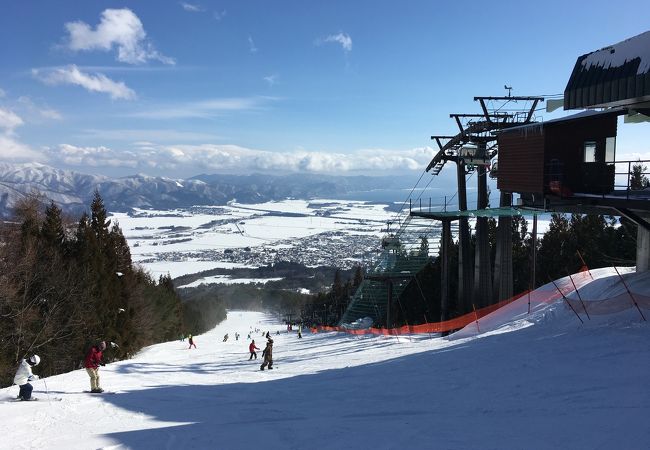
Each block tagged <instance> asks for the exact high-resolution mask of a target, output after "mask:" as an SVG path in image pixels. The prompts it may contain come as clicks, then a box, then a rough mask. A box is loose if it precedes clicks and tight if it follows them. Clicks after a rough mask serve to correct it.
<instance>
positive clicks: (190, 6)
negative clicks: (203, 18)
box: [180, 2, 205, 12]
mask: <svg viewBox="0 0 650 450" xmlns="http://www.w3.org/2000/svg"><path fill="white" fill-rule="evenodd" d="M180 5H181V6H182V7H183V9H184V10H185V11H189V12H203V11H205V9H204V8H203V7H202V6H200V5H193V4H191V3H185V2H181V3H180Z"/></svg>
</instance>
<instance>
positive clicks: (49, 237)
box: [41, 202, 65, 249]
mask: <svg viewBox="0 0 650 450" xmlns="http://www.w3.org/2000/svg"><path fill="white" fill-rule="evenodd" d="M41 240H42V242H43V243H44V244H45V245H46V246H47V247H48V248H52V249H62V248H63V245H64V243H65V230H64V228H63V220H62V218H61V209H60V208H59V207H58V206H56V204H55V203H54V202H52V203H50V206H48V207H47V208H46V209H45V220H44V221H43V225H42V226H41Z"/></svg>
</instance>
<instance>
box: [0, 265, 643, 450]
mask: <svg viewBox="0 0 650 450" xmlns="http://www.w3.org/2000/svg"><path fill="white" fill-rule="evenodd" d="M593 277H594V278H595V280H594V281H591V282H590V283H589V284H588V285H586V286H585V287H583V288H581V292H582V293H584V295H585V297H590V298H595V297H596V296H597V295H599V293H600V294H602V295H610V294H611V293H614V294H616V293H617V292H618V291H617V289H619V288H618V287H616V280H615V279H614V278H612V276H611V271H609V272H608V271H594V272H593ZM627 281H628V285H629V286H630V287H631V289H633V290H636V291H639V290H642V289H645V290H644V291H643V293H644V294H645V295H647V294H648V292H649V291H650V289H649V287H650V277H649V276H648V274H639V275H634V274H628V275H627ZM561 282H562V281H560V283H561ZM544 288H546V289H548V286H547V287H544ZM544 288H541V289H544ZM602 298H606V297H602ZM644 312H645V314H646V317H647V316H650V311H649V310H648V309H645V310H644ZM583 319H584V324H583V323H581V322H580V321H579V320H578V319H577V318H576V316H575V314H574V313H573V312H572V311H571V310H570V309H569V308H568V306H567V305H566V303H565V302H563V300H562V299H559V300H558V301H555V302H551V303H549V304H544V305H538V306H537V307H535V308H533V309H532V311H531V313H530V314H528V311H527V303H526V299H525V298H522V299H521V300H517V301H516V302H514V303H511V304H510V305H508V309H506V308H502V309H501V310H498V311H496V312H494V313H493V314H490V315H488V316H486V317H484V318H482V319H481V320H480V323H479V324H478V327H477V324H475V323H472V324H470V325H468V326H467V327H466V329H464V330H461V331H460V332H458V333H457V334H456V335H451V337H446V338H443V337H439V336H435V335H432V336H429V335H424V336H410V337H409V336H400V337H396V336H391V337H387V336H370V335H369V336H352V335H347V334H343V333H319V334H312V333H310V332H308V331H307V330H304V333H303V338H302V339H298V337H297V333H296V331H295V328H294V331H293V332H291V333H287V331H286V328H285V327H284V326H283V325H281V324H280V323H279V322H278V321H277V320H276V318H275V317H272V316H269V315H265V314H263V313H258V312H243V311H230V312H229V313H228V318H227V319H226V320H225V321H224V322H223V323H221V324H219V325H218V326H217V327H216V328H215V329H213V330H211V331H209V332H208V333H205V334H203V335H200V336H196V337H195V343H196V345H197V347H198V348H196V349H191V350H189V349H188V343H187V341H184V342H181V341H180V340H177V341H174V342H167V343H163V344H158V345H153V346H151V347H148V348H146V349H144V350H143V351H142V352H140V353H139V354H138V355H136V356H135V357H134V358H133V359H131V360H128V361H121V362H116V363H112V364H108V365H107V366H106V367H102V368H101V369H100V374H101V385H102V387H103V388H104V389H106V390H107V391H110V392H114V393H109V394H101V395H96V394H89V393H85V392H83V391H84V390H88V389H89V378H88V376H87V375H86V373H85V371H83V370H76V371H74V372H70V373H67V374H63V375H59V376H54V377H49V378H46V379H44V380H43V379H42V380H38V381H36V382H34V386H35V390H34V391H35V392H34V395H35V396H36V397H38V398H39V399H40V401H38V402H13V401H11V400H10V399H11V398H12V397H15V396H16V395H17V392H18V388H17V387H16V386H13V387H10V388H5V389H2V390H0V401H1V402H0V434H1V435H2V441H0V448H3V449H4V448H10V449H14V448H15V449H29V448H35V449H36V448H37V449H97V448H104V449H108V448H110V449H126V448H131V449H188V448H206V449H208V448H209V449H216V448H220V449H221V448H222V449H253V448H264V449H304V448H331V449H404V448H407V449H408V448H411V449H423V448H440V449H477V448H480V449H557V448H567V449H612V448H625V449H647V448H648V443H649V442H650V427H649V426H648V422H647V420H648V417H650V388H648V380H650V346H649V345H648V342H650V339H649V338H650V326H649V325H648V322H644V321H643V320H642V319H641V316H640V314H639V311H638V310H637V309H636V308H634V307H629V308H627V309H625V310H624V311H622V312H619V313H617V314H616V315H601V316H592V318H591V320H587V319H586V317H585V316H584V315H583ZM255 328H259V329H260V331H259V332H257V333H255V332H252V334H251V338H253V339H255V342H256V344H257V346H258V347H260V348H263V347H264V343H265V339H264V338H263V337H262V333H263V332H266V331H270V332H271V334H272V335H273V339H274V341H275V344H274V350H273V356H274V362H275V368H274V370H272V371H268V370H266V371H263V372H262V371H260V370H259V364H260V359H259V358H260V357H261V351H259V352H258V360H257V361H249V360H248V358H249V353H248V344H249V343H250V340H249V339H247V337H248V334H249V332H251V331H252V330H254V329H255ZM188 331H190V332H191V330H188ZM276 331H280V334H279V335H276V334H275V333H276ZM236 332H238V333H239V334H240V335H241V337H240V338H239V340H235V333H236ZM226 333H228V334H229V336H230V338H229V339H228V341H227V342H223V336H224V335H225V334H226ZM34 372H35V373H37V374H38V373H39V371H38V366H37V367H36V368H35V370H34ZM47 389H49V391H48V390H47Z"/></svg>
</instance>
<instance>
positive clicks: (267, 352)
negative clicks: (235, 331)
mask: <svg viewBox="0 0 650 450" xmlns="http://www.w3.org/2000/svg"><path fill="white" fill-rule="evenodd" d="M266 338H267V341H266V347H264V350H262V357H263V358H264V361H263V362H262V365H261V366H260V370H264V368H265V367H266V366H268V367H269V369H273V339H271V336H270V335H269V334H268V333H267V336H266ZM255 350H259V348H258V347H257V346H256V345H255V339H253V340H252V341H251V343H250V344H249V345H248V351H249V352H250V353H251V356H250V357H249V358H248V360H249V361H250V360H251V359H253V358H255V359H257V352H256V351H255Z"/></svg>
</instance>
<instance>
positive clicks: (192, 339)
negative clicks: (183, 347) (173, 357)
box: [187, 334, 196, 350]
mask: <svg viewBox="0 0 650 450" xmlns="http://www.w3.org/2000/svg"><path fill="white" fill-rule="evenodd" d="M187 340H188V342H189V343H190V346H189V347H188V348H187V349H188V350H189V349H191V348H192V346H194V348H196V344H195V343H194V338H193V337H192V335H191V334H188V335H187Z"/></svg>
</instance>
